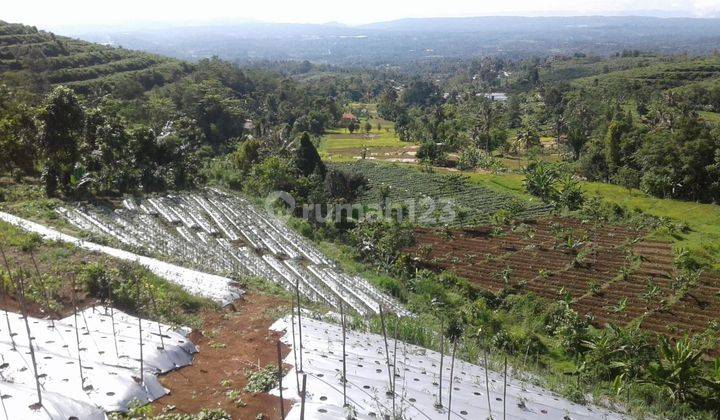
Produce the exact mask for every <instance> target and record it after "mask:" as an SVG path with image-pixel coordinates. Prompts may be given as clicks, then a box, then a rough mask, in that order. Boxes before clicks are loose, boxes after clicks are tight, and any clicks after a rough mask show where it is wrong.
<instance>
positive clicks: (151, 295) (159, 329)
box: [149, 287, 165, 350]
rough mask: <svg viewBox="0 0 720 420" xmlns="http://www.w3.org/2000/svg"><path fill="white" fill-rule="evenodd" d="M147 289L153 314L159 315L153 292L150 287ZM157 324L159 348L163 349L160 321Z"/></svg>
mask: <svg viewBox="0 0 720 420" xmlns="http://www.w3.org/2000/svg"><path fill="white" fill-rule="evenodd" d="M149 289H150V292H149V295H150V300H151V301H152V304H153V309H155V314H156V316H160V312H159V311H158V306H157V301H156V300H155V294H153V292H152V288H151V287H150V288H149ZM157 325H158V335H160V349H161V350H165V339H164V338H163V332H162V327H161V326H160V322H158V323H157Z"/></svg>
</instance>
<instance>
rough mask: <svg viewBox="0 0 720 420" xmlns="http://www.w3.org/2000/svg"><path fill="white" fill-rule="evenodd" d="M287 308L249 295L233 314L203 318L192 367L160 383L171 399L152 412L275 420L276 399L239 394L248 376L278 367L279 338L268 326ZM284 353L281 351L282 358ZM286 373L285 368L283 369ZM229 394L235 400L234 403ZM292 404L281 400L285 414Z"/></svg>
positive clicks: (194, 336) (273, 299)
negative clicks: (206, 411) (210, 412)
mask: <svg viewBox="0 0 720 420" xmlns="http://www.w3.org/2000/svg"><path fill="white" fill-rule="evenodd" d="M288 306H289V302H286V301H284V300H282V299H280V298H277V297H272V296H265V295H258V294H249V295H246V296H245V298H244V299H243V300H241V301H238V302H237V303H236V304H235V310H226V311H207V312H205V313H203V315H202V318H203V326H202V329H200V330H194V331H193V332H192V333H191V335H190V339H191V340H192V342H193V343H195V345H197V346H198V347H199V349H200V352H199V353H198V354H197V355H196V356H195V360H194V361H193V364H192V365H191V366H188V367H186V368H183V369H180V370H177V371H174V372H171V373H170V374H168V375H166V376H163V377H161V378H160V382H161V383H162V384H163V386H165V387H166V388H168V389H170V394H169V395H167V396H165V397H163V398H161V399H160V400H158V401H156V402H155V403H154V404H153V405H154V409H155V413H160V412H162V411H163V410H170V409H171V410H172V411H173V412H180V413H197V412H198V411H200V410H202V409H203V408H222V409H224V410H225V411H227V412H228V413H230V414H231V416H232V418H233V419H255V418H257V416H258V415H259V414H263V416H264V417H262V418H264V419H280V399H279V398H277V397H274V396H271V395H269V394H266V393H260V394H252V393H247V392H245V391H243V388H244V387H245V385H246V384H247V373H248V372H253V371H257V370H258V369H259V367H260V368H262V367H265V366H267V365H269V364H272V365H275V366H277V347H276V346H277V344H276V343H277V341H278V340H279V339H280V336H281V334H279V333H277V332H271V331H270V330H269V327H270V325H272V323H273V322H274V321H275V320H276V319H277V318H278V317H279V315H280V314H281V313H282V310H283V308H286V307H288ZM288 352H289V349H288V348H286V347H285V346H283V347H282V354H283V357H285V355H287V353H288ZM286 368H287V366H286ZM233 391H235V392H236V395H238V396H239V398H240V400H241V401H242V404H240V403H238V400H237V399H235V400H233V399H232V398H230V397H229V396H228V395H229V394H230V393H232V392H233ZM291 406H292V403H291V402H290V401H285V412H286V413H287V411H289V409H290V407H291Z"/></svg>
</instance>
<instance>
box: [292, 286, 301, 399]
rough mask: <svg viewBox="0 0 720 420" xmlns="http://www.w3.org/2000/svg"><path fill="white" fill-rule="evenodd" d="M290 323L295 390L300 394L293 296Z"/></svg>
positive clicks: (293, 298) (293, 297)
mask: <svg viewBox="0 0 720 420" xmlns="http://www.w3.org/2000/svg"><path fill="white" fill-rule="evenodd" d="M290 323H291V328H292V329H291V330H290V333H291V334H292V348H293V360H294V361H295V389H296V390H297V392H298V394H300V376H299V374H298V358H297V346H296V345H295V296H292V297H291V299H290Z"/></svg>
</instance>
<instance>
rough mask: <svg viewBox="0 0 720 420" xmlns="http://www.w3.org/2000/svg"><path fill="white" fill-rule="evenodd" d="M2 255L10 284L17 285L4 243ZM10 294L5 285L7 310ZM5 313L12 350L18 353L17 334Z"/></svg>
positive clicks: (6, 312) (0, 251)
mask: <svg viewBox="0 0 720 420" xmlns="http://www.w3.org/2000/svg"><path fill="white" fill-rule="evenodd" d="M0 254H2V258H3V263H4V264H5V269H6V270H7V272H8V278H9V279H10V283H11V284H13V283H15V281H14V280H13V276H12V271H10V264H9V263H8V260H7V258H6V257H5V249H4V247H3V246H2V243H0ZM9 294H10V291H9V290H7V289H6V288H5V286H4V285H3V303H4V306H5V307H6V308H7V307H8V303H7V298H8V295H9ZM4 312H5V322H6V323H7V328H8V335H9V336H10V342H11V343H12V350H13V351H16V350H17V346H16V345H15V334H13V332H12V326H11V325H10V315H9V314H8V311H7V309H5V311H4Z"/></svg>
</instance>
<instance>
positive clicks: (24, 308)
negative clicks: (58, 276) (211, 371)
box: [3, 256, 42, 407]
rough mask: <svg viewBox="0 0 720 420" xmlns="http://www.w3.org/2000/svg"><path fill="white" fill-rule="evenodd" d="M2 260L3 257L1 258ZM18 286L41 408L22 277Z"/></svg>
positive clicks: (18, 279)
mask: <svg viewBox="0 0 720 420" xmlns="http://www.w3.org/2000/svg"><path fill="white" fill-rule="evenodd" d="M3 258H4V256H3ZM17 284H18V300H19V301H20V309H22V315H23V318H24V319H25V331H26V332H27V338H28V347H30V359H31V360H32V364H33V371H34V373H35V388H36V389H37V397H38V402H37V404H38V406H40V407H42V391H41V390H40V376H39V375H38V368H37V360H36V359H35V349H34V348H33V343H32V334H31V333H30V322H29V321H28V315H27V308H26V307H25V283H24V281H23V278H22V275H20V276H18V278H17Z"/></svg>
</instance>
